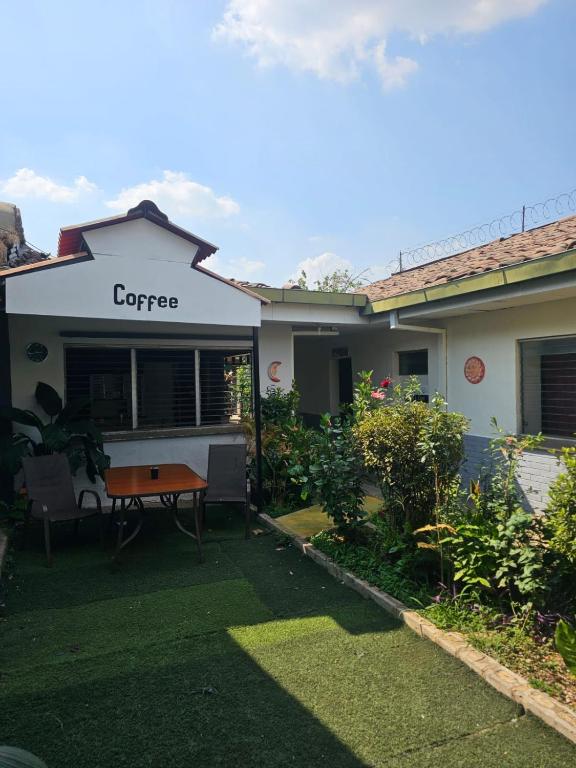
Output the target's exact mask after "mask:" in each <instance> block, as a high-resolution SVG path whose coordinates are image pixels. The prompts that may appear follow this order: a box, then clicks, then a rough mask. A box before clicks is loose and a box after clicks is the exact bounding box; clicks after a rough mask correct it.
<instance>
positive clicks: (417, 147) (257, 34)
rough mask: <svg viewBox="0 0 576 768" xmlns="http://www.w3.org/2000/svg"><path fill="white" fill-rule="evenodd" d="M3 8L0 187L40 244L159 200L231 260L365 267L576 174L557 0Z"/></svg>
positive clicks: (248, 264)
mask: <svg viewBox="0 0 576 768" xmlns="http://www.w3.org/2000/svg"><path fill="white" fill-rule="evenodd" d="M432 6H433V7H432ZM2 20H3V23H2V26H3V29H4V34H3V45H2V58H3V61H4V68H3V72H4V76H3V89H2V90H3V107H4V109H3V120H2V123H1V124H0V199H4V200H9V201H11V202H15V203H16V204H17V205H18V206H19V207H20V208H21V210H22V215H23V220H24V227H25V230H26V235H27V237H28V239H29V240H30V241H31V242H32V243H35V244H36V245H38V246H40V247H41V248H44V249H48V250H52V251H54V250H55V247H56V241H57V235H58V230H59V227H60V226H63V225H67V224H74V223H77V222H81V221H85V220H89V219H93V218H99V217H102V216H106V215H112V214H115V213H118V212H121V211H123V210H125V209H126V208H127V207H128V206H129V205H131V204H133V202H134V200H136V198H138V199H140V197H152V199H155V200H156V202H158V204H159V205H160V207H161V208H162V209H163V210H165V211H166V212H167V213H168V214H169V216H170V217H171V218H172V219H173V220H174V221H176V222H177V223H179V224H181V225H182V226H185V227H187V228H189V229H191V230H192V231H194V232H195V233H196V234H198V235H200V236H202V237H205V238H206V239H208V240H210V241H212V242H214V243H216V244H218V245H219V246H220V251H219V253H218V255H217V256H216V257H215V258H216V261H215V263H214V264H213V266H214V268H216V269H218V270H219V271H221V272H222V273H223V274H225V275H226V276H235V277H247V278H249V279H253V280H263V281H265V282H268V283H271V284H281V283H283V282H285V281H286V280H287V279H288V278H289V277H291V276H293V275H295V274H296V273H297V271H298V270H299V268H300V267H301V266H302V264H304V265H305V266H306V267H307V268H308V271H309V272H310V273H311V274H312V276H315V275H317V274H318V273H319V272H321V271H323V270H324V271H330V269H331V268H332V267H334V266H339V265H347V264H350V265H351V268H352V270H353V271H356V272H359V271H361V270H363V269H366V268H368V267H369V268H371V273H370V274H371V277H373V278H374V279H377V278H379V277H383V276H385V275H386V274H388V273H389V272H390V269H391V267H390V263H391V262H392V261H393V260H394V259H395V258H396V257H397V253H398V251H399V250H400V249H403V250H406V249H408V248H410V247H411V246H415V245H417V244H420V243H423V242H428V241H432V240H435V239H438V238H441V237H443V236H446V235H450V234H453V233H456V232H459V231H461V230H463V229H466V228H468V227H469V226H471V225H474V224H479V223H483V222H485V221H489V220H491V219H492V218H494V217H495V216H499V215H501V214H506V213H508V212H510V211H513V210H515V209H517V208H518V207H519V206H521V205H522V203H532V202H537V201H539V200H542V199H545V198H547V197H549V196H551V195H555V194H558V193H560V192H564V191H570V190H572V189H573V188H574V187H576V168H575V164H576V160H575V153H574V138H575V133H576V128H575V125H576V114H575V113H576V99H575V98H574V92H575V86H574V83H576V60H575V58H574V56H573V53H572V49H573V31H574V29H575V28H576V4H575V3H573V2H571V0H436V2H435V3H433V4H432V3H430V2H429V0H354V2H350V0H330V1H329V0H231V1H230V2H228V1H225V2H217V1H216V0H195V1H194V2H192V3H190V2H177V1H176V0H168V1H164V2H162V3H159V2H157V0H155V1H154V2H153V1H149V0H141V1H140V2H138V3H136V2H132V1H131V0H128V1H127V2H122V3H118V2H109V0H102V1H101V2H100V3H98V4H97V5H95V6H93V10H88V9H87V6H86V4H79V3H72V2H71V1H70V2H59V1H58V0H53V2H51V3H45V2H29V1H28V0H21V2H19V3H8V2H6V0H4V2H2ZM23 169H24V170H23Z"/></svg>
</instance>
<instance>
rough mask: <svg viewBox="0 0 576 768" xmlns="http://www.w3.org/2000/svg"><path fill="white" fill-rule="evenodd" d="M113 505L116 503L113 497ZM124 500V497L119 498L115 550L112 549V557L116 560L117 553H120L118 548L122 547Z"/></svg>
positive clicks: (124, 515)
mask: <svg viewBox="0 0 576 768" xmlns="http://www.w3.org/2000/svg"><path fill="white" fill-rule="evenodd" d="M114 505H116V499H114ZM125 513H126V501H125V500H124V499H120V515H119V518H118V536H117V538H116V550H115V551H114V557H113V558H112V559H113V560H116V558H117V557H118V555H119V554H120V550H121V549H122V536H123V533H124V520H125V517H126V514H125Z"/></svg>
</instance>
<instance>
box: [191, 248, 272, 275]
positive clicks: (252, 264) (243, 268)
mask: <svg viewBox="0 0 576 768" xmlns="http://www.w3.org/2000/svg"><path fill="white" fill-rule="evenodd" d="M204 265H205V266H206V268H207V269H209V270H211V271H212V272H216V273H217V274H218V275H222V276H223V277H233V278H234V279H236V280H248V279H250V278H252V277H254V276H255V275H257V274H258V273H259V272H261V271H262V270H263V269H264V268H265V267H266V263H265V262H263V261H256V260H255V259H254V260H253V259H247V258H246V257H245V256H242V257H241V258H239V259H229V260H226V259H223V258H222V257H221V256H220V254H218V253H216V254H213V255H212V256H210V258H209V259H206V262H205V263H204Z"/></svg>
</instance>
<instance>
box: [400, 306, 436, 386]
mask: <svg viewBox="0 0 576 768" xmlns="http://www.w3.org/2000/svg"><path fill="white" fill-rule="evenodd" d="M389 320H390V330H392V331H416V332H419V333H433V334H436V336H441V337H442V352H441V354H442V357H443V359H444V399H445V400H446V401H448V334H447V332H446V328H434V327H433V326H431V325H408V324H405V323H401V322H400V320H399V318H398V311H397V310H395V309H392V310H391V311H390V314H389Z"/></svg>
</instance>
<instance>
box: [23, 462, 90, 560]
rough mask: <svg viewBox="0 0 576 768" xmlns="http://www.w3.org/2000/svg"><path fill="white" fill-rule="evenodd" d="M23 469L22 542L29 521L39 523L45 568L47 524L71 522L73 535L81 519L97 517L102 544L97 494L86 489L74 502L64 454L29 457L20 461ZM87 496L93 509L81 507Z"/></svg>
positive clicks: (48, 550) (48, 551) (49, 552)
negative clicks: (40, 525) (24, 497)
mask: <svg viewBox="0 0 576 768" xmlns="http://www.w3.org/2000/svg"><path fill="white" fill-rule="evenodd" d="M22 467H23V469H24V480H25V482H26V492H27V495H28V508H27V510H26V520H25V531H24V540H26V534H27V530H28V526H29V524H30V518H34V519H35V520H42V521H43V523H44V545H45V547H46V559H47V561H48V566H51V565H52V549H51V545H50V523H60V522H68V521H70V522H74V532H75V533H77V532H78V524H79V522H80V520H82V519H83V518H85V517H91V516H92V515H99V516H100V537H101V540H102V541H103V537H104V529H103V524H102V523H103V517H102V504H101V501H100V496H99V495H98V493H97V492H96V491H94V490H92V489H90V488H87V489H85V490H82V491H80V495H79V497H78V501H76V495H75V493H74V485H73V482H72V473H71V471H70V464H69V463H68V457H67V456H65V455H63V454H53V455H51V456H30V457H28V458H25V459H22ZM87 493H89V494H90V495H91V496H93V497H94V499H95V501H96V507H89V508H87V509H85V508H83V503H84V497H85V495H86V494H87Z"/></svg>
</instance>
